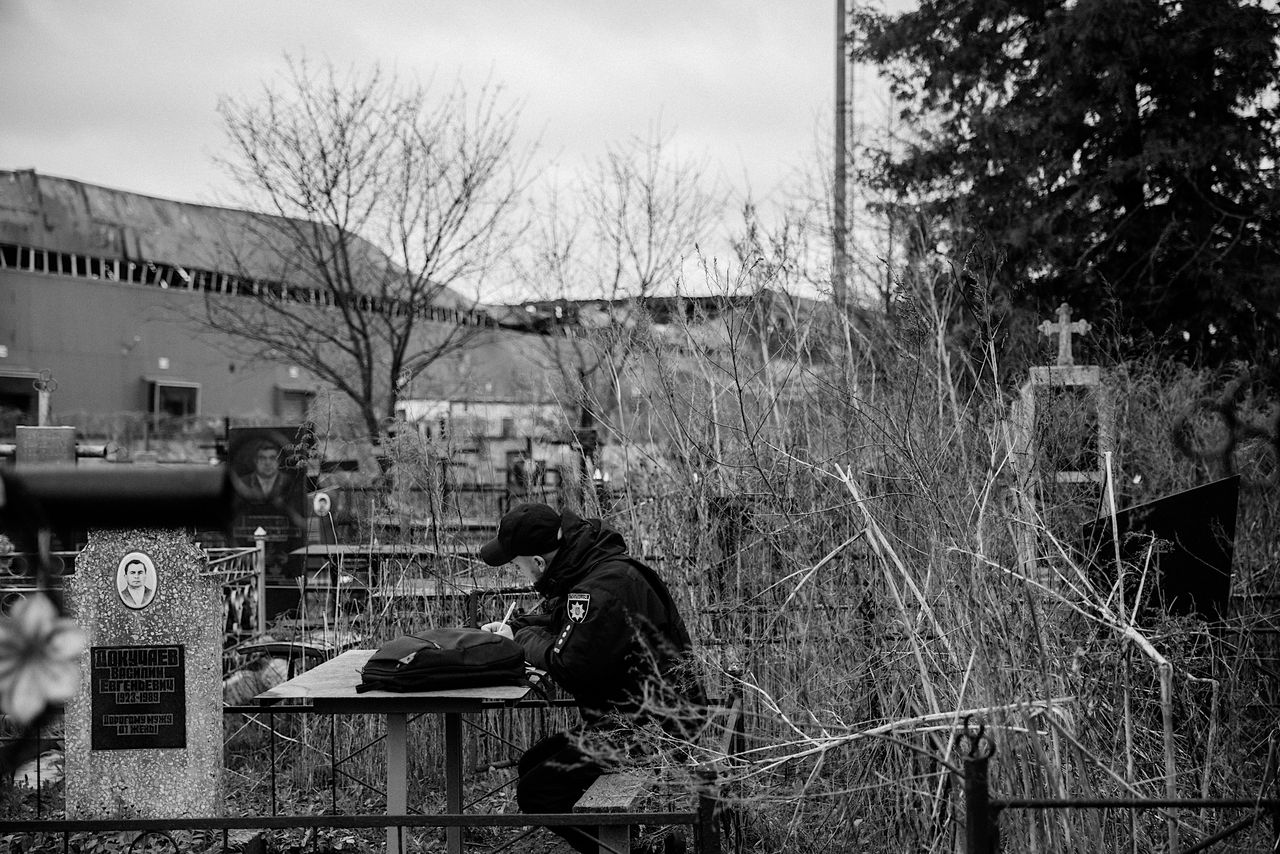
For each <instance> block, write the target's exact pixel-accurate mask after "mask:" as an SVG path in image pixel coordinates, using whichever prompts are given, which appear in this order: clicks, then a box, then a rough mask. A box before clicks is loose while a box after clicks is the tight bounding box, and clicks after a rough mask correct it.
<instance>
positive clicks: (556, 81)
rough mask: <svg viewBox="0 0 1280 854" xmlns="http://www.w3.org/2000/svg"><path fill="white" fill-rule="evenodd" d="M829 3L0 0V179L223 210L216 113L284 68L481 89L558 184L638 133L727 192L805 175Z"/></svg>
mask: <svg viewBox="0 0 1280 854" xmlns="http://www.w3.org/2000/svg"><path fill="white" fill-rule="evenodd" d="M834 8H835V4H834V2H832V0H643V2H631V3H614V2H589V0H573V2H569V0H561V2H540V1H539V0H528V1H527V2H514V0H502V2H497V0H430V2H427V0H361V2H355V0H352V2H324V0H305V2H304V0H199V2H196V0H92V2H86V0H0V168H4V169H22V168H34V169H36V170H37V171H38V172H42V173H46V174H50V175H59V176H62V177H67V178H73V179H77V180H81V181H87V182H90V183H96V184H103V185H106V186H110V187H116V188H119V189H124V190H130V191H134V192H139V193H145V194H149V195H155V196H161V197H165V198H173V199H179V200H184V201H216V200H218V199H219V198H225V197H227V196H228V195H229V191H228V183H227V181H228V179H227V178H226V177H225V176H224V175H223V174H222V173H221V172H220V171H219V168H218V167H217V166H216V165H215V164H214V163H213V156H214V155H216V154H217V153H218V152H219V151H221V150H222V146H223V137H222V131H221V126H220V120H219V118H218V115H217V113H216V110H215V108H216V105H217V102H218V98H219V97H220V96H224V95H230V96H241V95H245V94H250V93H252V92H253V91H254V90H255V89H256V88H257V87H258V86H259V84H260V81H262V80H264V79H268V78H271V77H273V76H275V75H277V74H278V73H279V72H280V70H281V69H282V67H283V65H284V55H285V53H291V54H295V55H299V54H302V53H304V52H305V54H306V55H307V56H308V57H309V58H310V59H312V60H325V59H328V60H331V61H333V62H334V63H336V64H338V65H339V66H346V65H355V66H357V67H363V66H366V65H371V64H373V63H375V62H378V63H382V64H383V65H384V66H386V67H389V68H392V69H394V70H395V71H397V72H398V73H399V74H400V75H401V76H405V77H413V78H418V79H421V80H424V81H425V80H429V79H432V78H434V79H435V80H436V81H438V82H439V83H440V84H443V85H442V88H446V87H447V85H448V84H449V83H451V82H452V81H453V80H454V79H455V78H457V77H459V76H460V77H461V78H462V80H463V81H464V83H466V84H468V85H469V86H479V85H480V84H481V83H483V82H484V81H485V80H486V79H492V80H493V81H495V82H497V83H500V84H502V85H503V86H505V87H506V89H507V90H508V91H509V92H510V93H511V95H512V96H513V97H515V98H516V99H519V100H520V101H523V103H524V108H523V114H522V127H523V130H524V133H525V135H526V136H527V137H529V138H533V137H539V138H540V139H541V144H542V150H543V152H544V153H545V155H546V156H548V157H550V156H555V157H556V158H557V159H558V160H559V162H560V163H561V164H562V165H563V166H565V167H566V168H576V167H578V166H580V165H582V164H584V163H585V162H586V161H588V160H590V159H592V158H595V157H597V156H598V155H600V154H601V152H602V151H603V150H604V146H605V145H606V144H607V143H609V142H611V141H621V140H624V139H626V138H627V137H628V136H635V135H640V136H644V135H646V134H648V133H649V132H650V131H651V129H652V128H653V127H655V125H660V126H661V127H662V128H663V129H664V130H666V131H668V132H670V133H671V134H672V135H673V141H674V143H675V145H676V146H677V148H678V149H679V151H681V152H682V153H685V154H687V155H688V156H691V157H702V156H705V157H706V158H707V159H708V161H709V162H710V164H711V165H712V167H713V169H714V171H716V172H717V173H718V174H719V176H720V177H721V178H722V179H723V180H724V181H725V182H726V183H727V185H728V186H729V187H731V188H733V189H734V190H736V191H737V192H738V193H742V192H744V191H745V190H746V189H747V187H748V186H750V188H751V189H752V192H753V194H754V195H755V196H756V197H757V198H758V199H767V198H768V197H770V196H774V197H777V195H778V193H779V190H780V188H784V187H786V186H787V185H788V184H790V183H793V182H794V181H795V179H796V175H797V173H799V172H800V171H801V170H806V169H807V170H808V171H809V172H815V171H816V164H815V161H817V160H818V154H817V153H816V152H817V151H818V150H819V146H820V145H826V144H827V139H828V137H829V135H830V128H831V119H830V116H831V112H832V108H831V102H832V100H833V97H834V83H833V66H834V56H833V39H834V18H835V15H834Z"/></svg>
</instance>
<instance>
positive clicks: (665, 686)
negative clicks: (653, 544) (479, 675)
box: [512, 511, 704, 726]
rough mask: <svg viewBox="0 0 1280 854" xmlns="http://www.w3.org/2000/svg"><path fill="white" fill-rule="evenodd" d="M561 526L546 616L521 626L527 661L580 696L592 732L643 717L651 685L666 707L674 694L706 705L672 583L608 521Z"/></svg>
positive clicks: (569, 516) (568, 517)
mask: <svg viewBox="0 0 1280 854" xmlns="http://www.w3.org/2000/svg"><path fill="white" fill-rule="evenodd" d="M562 520H563V524H562V531H563V544H562V545H561V547H560V549H559V550H558V551H557V553H556V556H555V559H554V560H553V561H552V563H551V565H550V566H548V567H547V571H546V572H545V573H544V574H543V577H542V578H541V579H539V580H538V583H537V584H535V585H534V587H535V589H537V591H538V592H539V593H542V594H543V596H545V597H546V599H545V600H544V601H543V603H542V606H541V608H540V609H539V613H535V614H531V615H528V616H524V617H519V618H517V619H515V620H513V621H512V627H513V628H514V630H515V638H516V640H517V641H519V643H520V645H521V646H523V647H524V650H525V657H526V658H527V659H528V660H529V661H530V662H531V663H532V664H533V665H534V666H536V667H540V668H544V669H545V670H546V671H547V672H548V673H550V674H551V677H552V678H553V679H554V680H555V682H556V684H558V685H560V686H561V687H562V688H564V689H565V690H566V691H568V692H569V693H571V694H573V697H574V699H575V700H576V701H577V703H578V708H579V710H580V711H581V713H582V718H583V721H584V722H585V723H586V724H587V725H588V726H591V725H594V724H597V723H599V722H600V721H601V720H602V718H604V717H605V716H607V715H610V714H622V715H625V716H628V717H636V715H637V712H638V711H639V710H640V708H641V705H642V698H643V697H644V694H645V691H646V689H648V690H649V691H650V692H653V691H655V690H656V691H659V692H660V693H662V694H664V695H665V699H661V700H660V701H659V702H658V703H657V704H656V705H658V706H663V705H667V704H668V703H669V702H670V700H671V699H672V697H673V696H675V695H679V696H682V697H684V698H685V699H688V700H694V701H696V702H700V701H701V700H702V699H704V698H703V697H702V693H701V689H700V687H699V686H698V683H697V681H696V679H695V678H694V677H693V675H692V673H690V672H689V668H688V657H689V652H690V641H689V633H688V631H687V630H686V629H685V626H684V622H683V621H682V620H681V619H680V615H679V613H678V612H677V610H676V606H675V602H674V601H672V598H671V593H670V591H668V590H667V586H666V585H665V584H664V583H663V582H662V580H661V579H660V578H659V577H658V576H657V574H656V573H654V571H653V570H652V569H650V568H649V567H647V566H645V565H644V564H642V563H640V562H638V561H636V560H634V559H632V558H630V557H628V556H627V553H626V543H625V541H624V540H623V538H622V535H621V534H619V533H618V532H617V531H614V530H612V529H610V528H607V527H605V526H604V525H603V523H602V522H601V521H600V520H599V519H582V518H580V517H579V516H577V515H576V514H574V513H572V512H569V511H566V512H564V513H563V514H562ZM652 705H654V704H651V706H652ZM653 716H654V715H651V714H645V715H644V716H643V717H653ZM656 717H659V718H660V717H661V715H657V716H656Z"/></svg>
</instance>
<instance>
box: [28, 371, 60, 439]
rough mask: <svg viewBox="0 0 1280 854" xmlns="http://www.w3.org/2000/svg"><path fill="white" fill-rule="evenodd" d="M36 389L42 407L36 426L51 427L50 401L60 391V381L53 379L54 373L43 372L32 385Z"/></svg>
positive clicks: (38, 413)
mask: <svg viewBox="0 0 1280 854" xmlns="http://www.w3.org/2000/svg"><path fill="white" fill-rule="evenodd" d="M32 385H33V386H35V388H36V394H37V395H38V398H39V401H40V405H39V406H38V408H37V410H36V412H37V415H36V424H37V425H39V426H41V427H47V426H49V411H50V405H49V404H50V400H51V399H52V397H53V393H54V392H55V391H57V390H58V381H57V380H55V379H54V378H53V372H52V371H41V372H40V377H39V378H38V379H37V380H36V381H35V382H33V383H32Z"/></svg>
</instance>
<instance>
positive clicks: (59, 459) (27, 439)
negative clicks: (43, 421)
mask: <svg viewBox="0 0 1280 854" xmlns="http://www.w3.org/2000/svg"><path fill="white" fill-rule="evenodd" d="M15 438H16V442H15V448H14V457H13V460H14V462H15V463H17V464H18V465H26V464H30V463H69V464H72V465H74V464H75V461H76V428H74V427H27V426H23V425H19V426H18V427H17V429H16V430H15Z"/></svg>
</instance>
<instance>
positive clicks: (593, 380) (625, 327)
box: [527, 132, 723, 429]
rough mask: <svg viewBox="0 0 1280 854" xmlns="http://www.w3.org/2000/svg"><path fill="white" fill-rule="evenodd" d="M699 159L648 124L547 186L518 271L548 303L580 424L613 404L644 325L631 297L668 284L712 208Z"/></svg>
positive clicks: (554, 350) (714, 193)
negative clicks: (571, 176)
mask: <svg viewBox="0 0 1280 854" xmlns="http://www.w3.org/2000/svg"><path fill="white" fill-rule="evenodd" d="M704 167H705V164H704V163H702V162H701V161H698V160H689V159H683V158H681V157H679V156H678V155H677V154H676V153H674V152H673V150H672V145H671V140H670V137H669V136H668V135H664V134H663V133H661V132H655V133H654V134H651V135H650V136H649V137H647V138H639V137H636V138H632V139H630V140H628V141H627V142H625V143H621V144H616V145H611V146H610V147H609V148H608V150H607V151H606V153H605V156H604V157H603V158H602V159H601V160H600V161H599V162H597V163H596V164H595V166H594V168H593V169H592V170H590V171H589V172H588V173H587V174H586V175H585V176H584V177H583V178H582V179H581V180H579V181H577V182H575V183H574V185H573V187H572V189H571V192H569V193H565V192H563V191H559V190H555V189H553V190H552V191H551V192H550V193H549V194H548V197H547V199H548V200H547V202H546V204H545V206H544V209H543V210H542V211H541V216H540V217H539V219H538V226H537V229H536V231H535V234H534V237H533V241H532V242H533V244H534V246H535V247H536V248H535V252H534V258H533V263H532V269H531V270H530V271H529V274H528V276H527V278H528V279H529V280H530V281H532V282H537V283H538V286H539V288H540V291H541V294H540V295H541V296H542V298H543V300H544V301H547V302H552V303H555V304H556V305H555V308H554V310H553V315H552V316H551V317H549V318H546V321H547V325H548V326H549V327H550V329H551V331H552V332H554V333H555V334H554V335H553V336H552V337H551V338H550V339H549V341H548V344H549V346H548V348H547V353H548V356H549V358H550V359H551V360H552V362H553V366H554V368H555V369H556V370H558V372H559V373H560V375H561V377H562V379H563V381H564V383H565V385H566V387H567V388H568V389H570V390H571V391H572V393H573V394H574V396H575V406H576V408H577V426H578V427H579V428H580V429H591V428H595V427H597V426H598V425H599V423H600V422H601V421H602V420H603V419H605V418H606V417H607V416H608V414H609V413H618V412H619V410H620V406H621V387H620V378H621V376H622V375H623V373H624V370H625V368H626V366H627V362H628V361H629V359H631V357H632V356H633V354H634V352H635V343H636V341H635V336H636V335H637V329H638V328H640V329H642V328H643V326H644V321H643V319H642V312H637V311H636V307H637V304H641V305H642V304H643V302H644V300H645V299H646V298H648V297H651V296H654V295H655V294H664V295H670V294H672V293H674V292H675V291H676V288H677V285H678V283H679V278H680V272H681V268H682V266H683V264H684V262H685V261H686V259H688V258H691V257H693V256H694V254H695V253H696V252H697V249H698V244H699V242H700V241H701V240H703V239H705V237H706V235H707V232H708V231H709V229H710V227H711V226H712V224H713V222H714V221H715V219H716V217H717V216H718V214H719V212H720V210H721V207H722V204H723V200H722V198H721V194H720V193H719V191H718V189H717V188H716V187H715V186H714V185H712V184H711V183H710V182H709V181H708V179H707V176H706V170H705V168H704Z"/></svg>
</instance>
